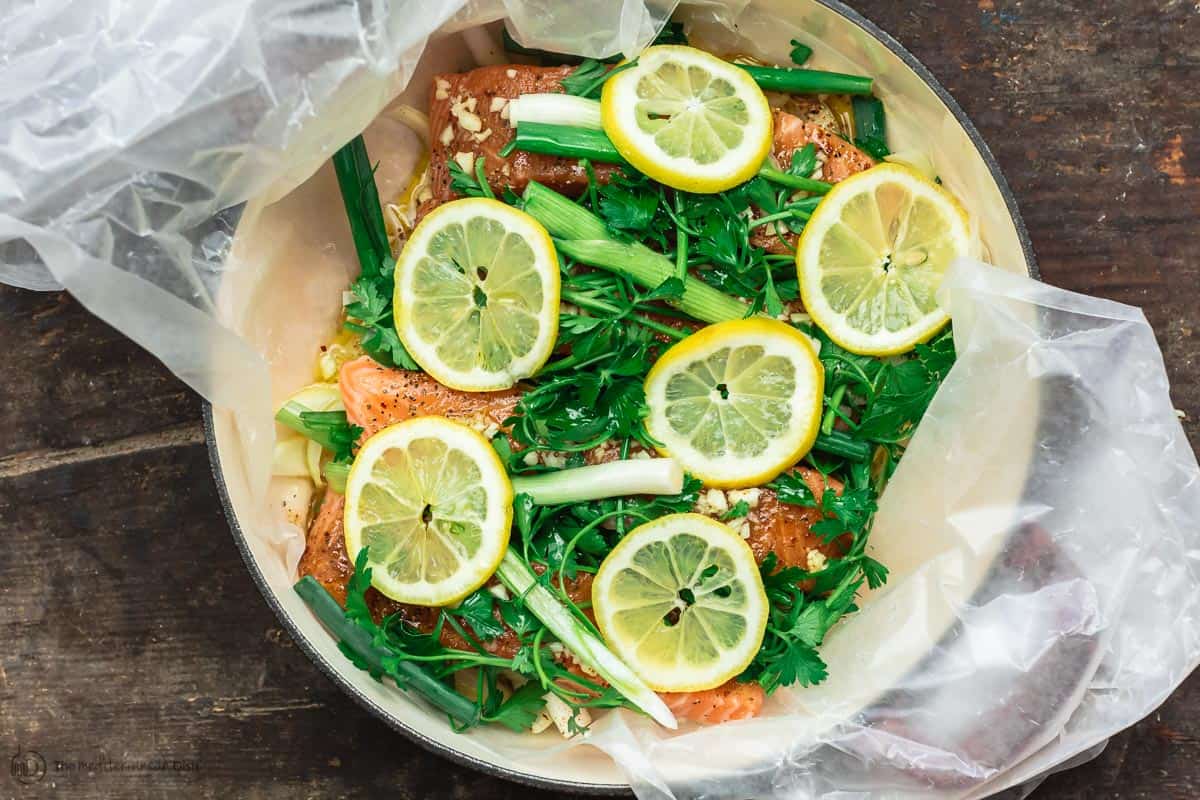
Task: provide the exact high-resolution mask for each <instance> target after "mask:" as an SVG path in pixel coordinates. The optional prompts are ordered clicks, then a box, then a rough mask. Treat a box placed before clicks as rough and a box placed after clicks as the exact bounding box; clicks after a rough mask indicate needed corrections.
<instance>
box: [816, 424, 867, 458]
mask: <svg viewBox="0 0 1200 800" xmlns="http://www.w3.org/2000/svg"><path fill="white" fill-rule="evenodd" d="M813 450H819V451H820V452H822V453H828V454H829V455H831V456H841V457H842V458H844V459H847V460H849V461H867V460H869V459H870V458H871V445H870V444H869V443H867V442H863V441H860V440H858V439H855V438H854V437H852V436H850V435H848V434H846V433H844V432H842V431H831V432H830V433H822V434H819V435H818V436H817V440H816V441H815V442H814V443H813Z"/></svg>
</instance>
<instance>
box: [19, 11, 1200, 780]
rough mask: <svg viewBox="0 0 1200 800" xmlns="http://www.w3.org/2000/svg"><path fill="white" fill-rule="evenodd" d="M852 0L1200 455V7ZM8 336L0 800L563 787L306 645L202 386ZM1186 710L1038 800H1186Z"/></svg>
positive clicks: (47, 321)
mask: <svg viewBox="0 0 1200 800" xmlns="http://www.w3.org/2000/svg"><path fill="white" fill-rule="evenodd" d="M857 8H858V9H859V10H860V11H862V12H863V13H864V14H865V15H867V16H868V17H870V18H871V19H873V20H874V21H876V22H877V23H878V24H879V25H881V26H882V27H883V28H884V29H886V30H888V31H890V32H891V33H892V34H893V35H895V36H896V37H897V38H898V39H899V40H900V41H901V42H902V43H903V44H904V45H905V46H907V47H908V48H909V49H910V50H911V51H912V52H913V53H914V54H915V55H916V56H917V57H918V58H919V59H921V60H922V61H923V62H924V63H925V64H926V65H927V66H928V67H929V68H930V70H932V72H933V73H934V74H935V75H936V76H937V77H938V78H939V79H940V80H941V81H942V82H943V83H944V84H945V85H946V86H947V87H948V88H949V89H950V91H951V92H952V93H953V94H954V96H955V97H956V98H957V99H958V101H959V102H960V103H961V104H962V106H963V107H964V108H965V109H966V111H967V112H968V114H969V115H970V116H971V117H972V119H973V120H974V121H975V123H976V125H977V126H978V127H979V129H980V130H981V131H982V133H983V136H984V138H985V139H986V140H987V141H988V143H989V144H990V145H991V147H992V149H993V151H994V152H995V154H996V157H997V158H998V160H999V162H1000V164H1001V166H1002V167H1003V169H1004V171H1005V173H1006V174H1007V176H1008V179H1009V182H1010V183H1011V184H1012V187H1013V190H1014V192H1015V193H1016V196H1017V198H1018V200H1019V202H1020V204H1021V208H1022V211H1023V212H1024V215H1025V220H1026V222H1027V223H1028V226H1029V229H1030V232H1031V234H1032V237H1033V242H1034V246H1035V249H1036V252H1037V256H1038V259H1039V261H1040V264H1041V269H1042V273H1043V276H1044V277H1045V279H1046V280H1047V281H1049V282H1051V283H1054V284H1057V285H1059V286H1064V287H1066V288H1069V289H1074V290H1078V291H1082V292H1088V293H1092V294H1097V295H1101V296H1104V297H1109V298H1112V299H1115V300H1120V301H1123V302H1127V303H1132V304H1136V305H1139V306H1142V307H1143V308H1144V309H1145V311H1146V313H1147V315H1148V316H1149V318H1150V320H1151V322H1152V323H1153V325H1154V329H1155V331H1156V333H1157V335H1158V338H1159V341H1160V343H1161V345H1162V348H1163V352H1164V355H1165V358H1166V362H1167V366H1168V370H1169V372H1170V374H1171V378H1172V381H1173V387H1174V399H1175V403H1176V405H1177V406H1178V407H1179V408H1180V409H1181V410H1182V411H1184V412H1185V413H1186V415H1187V420H1186V421H1185V427H1186V428H1187V431H1188V435H1189V437H1190V439H1191V442H1192V444H1193V446H1196V445H1197V444H1200V424H1198V423H1197V420H1200V333H1198V331H1197V328H1200V226H1198V225H1197V222H1196V220H1197V215H1198V213H1200V134H1198V132H1197V123H1198V121H1200V94H1198V93H1197V92H1196V91H1195V87H1196V86H1197V84H1198V83H1200V4H1197V3H1194V2H1190V1H1189V2H1179V1H1178V0H1095V1H1094V2H1083V1H1082V0H1069V1H1068V0H1041V2H1034V1H1033V0H1026V1H1025V2H1014V1H1013V0H910V2H905V3H897V2H893V1H892V0H860V2H858V3H857ZM0 337H2V341H3V342H4V350H3V352H4V356H5V361H6V363H7V365H8V369H7V370H6V378H5V380H4V381H3V383H2V384H0V431H3V434H4V436H3V438H0V536H2V537H3V546H2V547H0V643H2V644H3V647H2V649H0V797H18V798H24V797H51V796H63V797H73V798H125V797H146V798H154V797H184V796H186V797H213V798H227V797H247V798H270V799H273V798H296V797H313V798H328V797H374V796H389V797H398V798H403V799H404V800H408V799H409V798H488V799H489V800H491V799H494V800H501V799H502V798H517V797H520V798H522V800H550V799H551V798H558V797H560V795H557V794H555V793H551V792H544V791H536V790H530V789H527V788H523V787H519V786H516V785H512V784H508V783H506V782H504V781H500V780H497V779H494V778H490V777H486V776H483V775H480V774H478V773H475V772H472V771H471V770H468V769H465V768H461V767H458V766H456V765H453V764H450V763H448V762H446V761H444V760H443V759H441V758H438V757H436V756H432V755H429V754H427V753H426V752H424V751H422V750H421V749H419V748H418V747H416V746H415V745H412V744H410V743H409V742H408V741H407V740H405V739H403V738H401V737H400V736H398V735H396V734H393V733H392V732H391V731H390V730H389V729H387V728H386V727H385V726H384V725H383V724H382V723H380V722H377V721H376V720H375V719H374V718H372V717H371V716H369V715H368V714H367V713H366V712H364V711H362V710H361V709H359V707H358V706H356V705H355V704H354V703H353V702H351V701H350V700H349V699H348V698H347V697H345V696H344V695H343V694H342V693H341V692H340V691H339V690H337V689H336V688H335V687H334V686H333V684H332V683H330V682H329V680H327V679H326V678H325V676H324V675H322V674H321V673H320V672H319V671H318V670H317V668H316V667H314V666H313V665H312V664H311V663H310V662H309V661H308V660H307V659H306V658H305V657H304V655H303V654H302V653H300V652H299V651H298V650H297V648H296V647H295V646H294V645H293V643H292V642H291V640H290V639H289V637H288V636H287V634H286V633H284V632H283V631H282V630H281V629H280V627H279V625H278V623H277V622H276V620H275V618H274V617H273V615H272V614H271V612H270V611H269V610H268V608H267V606H266V604H265V603H264V602H263V600H262V598H261V597H260V596H259V594H258V592H257V590H256V589H255V587H254V585H253V584H252V582H251V580H250V578H249V576H248V574H247V573H246V570H245V568H244V567H243V564H242V562H241V559H240V557H239V555H238V553H237V551H236V549H235V548H234V545H233V542H232V540H231V538H230V534H229V530H228V527H227V526H226V523H225V520H224V518H223V517H222V514H221V510H220V505H219V503H218V498H217V493H216V490H215V488H214V485H213V481H212V477H211V474H210V472H209V466H208V459H207V455H206V453H205V449H204V445H203V436H202V432H201V429H200V422H199V419H200V404H199V401H198V400H197V399H196V398H195V397H194V396H193V395H192V394H191V393H190V392H189V391H188V390H187V389H186V388H185V387H184V386H183V385H182V384H181V383H180V382H179V381H178V380H176V379H175V378H173V377H172V376H171V375H170V374H169V373H167V371H166V370H165V369H164V368H163V367H162V366H161V365H160V364H158V363H157V362H156V361H155V360H154V359H153V358H151V357H150V356H148V355H146V354H145V353H144V352H142V351H141V350H139V349H138V348H137V347H136V346H134V345H132V344H130V343H129V342H127V341H126V340H124V339H123V338H122V337H121V336H120V335H119V334H118V333H116V332H115V331H113V330H112V329H110V328H109V327H108V326H106V325H104V324H103V323H101V322H99V321H98V320H96V319H95V318H93V317H91V316H90V315H89V314H88V313H86V312H85V311H83V310H82V309H81V308H80V307H79V306H78V305H77V304H76V303H75V302H74V301H73V300H71V299H70V298H68V297H65V296H62V295H55V294H33V293H29V292H23V291H19V290H15V289H9V288H3V289H0ZM1198 712H1200V682H1198V681H1197V680H1196V679H1192V680H1190V681H1188V682H1186V683H1185V684H1184V685H1183V686H1182V687H1181V688H1180V689H1179V691H1178V692H1176V694H1175V695H1174V696H1173V697H1171V698H1170V699H1169V700H1167V702H1166V703H1165V704H1164V705H1163V706H1162V708H1160V709H1159V710H1158V711H1157V712H1155V713H1154V714H1152V715H1151V716H1150V717H1149V718H1148V719H1146V720H1144V721H1142V722H1141V723H1139V724H1138V725H1136V726H1135V727H1134V728H1132V729H1131V730H1129V731H1127V732H1125V733H1122V734H1121V735H1119V736H1117V737H1116V738H1115V739H1113V741H1112V742H1111V743H1110V744H1109V746H1108V748H1107V749H1106V750H1105V751H1104V753H1103V754H1102V755H1101V756H1100V757H1099V758H1098V759H1096V760H1095V761H1092V762H1090V763H1088V764H1086V765H1083V766H1080V767H1078V768H1076V769H1073V770H1071V771H1068V772H1065V773H1061V774H1059V775H1056V776H1053V777H1051V778H1050V779H1049V780H1047V781H1046V782H1045V783H1044V784H1043V785H1042V786H1041V787H1040V788H1039V789H1038V790H1037V791H1036V792H1035V794H1034V795H1033V796H1034V797H1035V798H1038V800H1049V799H1050V798H1061V799H1062V800H1075V799H1076V798H1078V799H1080V800H1082V799H1083V798H1087V799H1088V800H1098V799H1103V798H1155V800H1158V799H1159V798H1196V797H1200V713H1198ZM30 750H33V751H36V752H37V753H39V754H40V755H41V756H42V757H43V758H44V759H45V761H46V762H47V766H48V774H47V775H46V777H45V778H44V779H42V780H41V781H39V782H37V783H35V784H33V785H29V786H26V785H23V784H20V783H18V782H17V781H15V780H14V778H13V777H12V776H11V775H10V769H9V766H8V759H9V757H10V756H13V755H16V754H18V752H20V753H23V754H25V755H24V757H27V756H28V752H29V751H30Z"/></svg>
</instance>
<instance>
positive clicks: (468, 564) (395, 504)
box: [345, 417, 513, 606]
mask: <svg viewBox="0 0 1200 800" xmlns="http://www.w3.org/2000/svg"><path fill="white" fill-rule="evenodd" d="M512 500H513V493H512V485H511V484H510V483H509V482H508V475H507V474H506V473H505V471H504V466H503V465H502V464H501V463H500V458H499V457H498V456H497V455H496V451H495V450H493V449H492V446H491V445H490V444H489V443H488V441H487V439H485V438H483V436H482V435H480V434H479V433H477V432H475V431H474V430H472V429H470V428H468V427H466V426H465V425H460V424H459V423H457V422H451V421H450V420H448V419H445V418H443V417H414V418H412V419H409V420H405V421H404V422H401V423H399V424H397V425H392V426H391V427H389V428H384V429H383V430H381V431H379V432H378V433H376V434H375V435H374V436H372V437H371V438H370V439H368V440H367V441H366V443H365V444H363V446H362V447H361V448H360V449H359V451H358V455H357V456H355V458H354V466H353V467H351V469H350V476H349V477H348V478H347V480H346V512H345V523H346V552H347V553H349V554H350V558H351V559H354V558H355V557H356V556H357V555H358V553H359V551H360V550H361V549H362V548H363V547H366V548H367V562H368V564H370V566H371V567H372V575H371V583H372V584H373V585H374V586H375V588H376V589H378V590H379V591H381V592H383V593H384V594H385V595H387V596H388V597H390V598H392V599H393V600H396V601H399V602H401V603H415V604H418V605H423V606H442V605H448V604H450V603H454V602H457V601H458V600H461V599H462V598H464V597H466V596H467V595H468V594H470V593H471V592H473V591H475V590H476V589H478V588H479V587H480V586H482V585H483V584H484V583H485V582H486V581H487V579H488V578H489V577H490V576H491V575H492V573H494V572H495V571H496V567H497V566H498V565H499V563H500V560H501V559H502V558H503V557H504V553H505V550H506V549H507V548H508V536H509V528H510V527H511V525H512Z"/></svg>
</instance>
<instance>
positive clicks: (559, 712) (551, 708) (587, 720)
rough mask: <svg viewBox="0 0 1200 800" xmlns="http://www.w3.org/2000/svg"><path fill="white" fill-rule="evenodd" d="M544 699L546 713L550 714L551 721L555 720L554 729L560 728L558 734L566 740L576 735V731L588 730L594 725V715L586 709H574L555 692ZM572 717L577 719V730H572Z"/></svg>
mask: <svg viewBox="0 0 1200 800" xmlns="http://www.w3.org/2000/svg"><path fill="white" fill-rule="evenodd" d="M544 699H545V701H546V711H547V712H548V713H549V714H550V719H552V720H554V727H556V728H558V732H559V733H561V734H562V735H563V738H564V739H570V738H571V737H572V736H574V735H575V730H579V729H581V728H586V727H587V726H588V725H591V724H592V715H591V714H589V713H588V710H587V709H586V708H580V709H572V708H571V707H570V706H569V705H567V704H566V702H565V701H564V700H563V699H562V698H561V697H559V696H558V695H556V694H554V692H550V693H548V694H547V695H546V696H545V698H544ZM572 717H573V718H574V719H575V730H572V729H571V719H572Z"/></svg>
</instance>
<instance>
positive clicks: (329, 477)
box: [324, 461, 350, 494]
mask: <svg viewBox="0 0 1200 800" xmlns="http://www.w3.org/2000/svg"><path fill="white" fill-rule="evenodd" d="M324 472H325V480H326V481H327V482H328V483H329V488H330V489H332V490H333V491H335V492H337V493H338V494H345V493H346V479H347V478H349V477H350V465H349V464H343V463H341V462H339V461H327V462H326V463H325V468H324Z"/></svg>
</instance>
